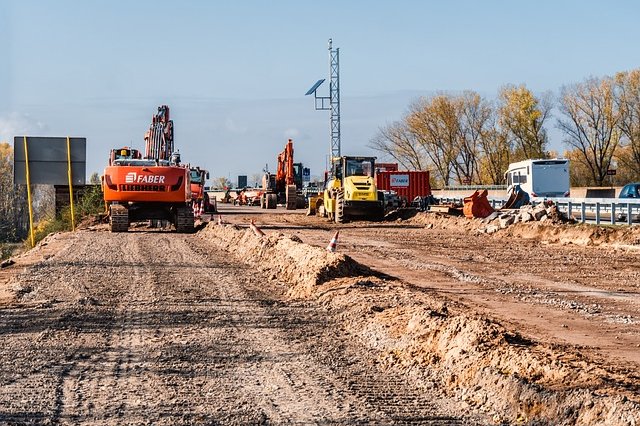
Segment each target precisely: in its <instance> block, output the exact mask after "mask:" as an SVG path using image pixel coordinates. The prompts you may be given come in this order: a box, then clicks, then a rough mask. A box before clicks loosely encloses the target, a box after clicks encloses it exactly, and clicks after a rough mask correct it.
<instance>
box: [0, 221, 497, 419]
mask: <svg viewBox="0 0 640 426" xmlns="http://www.w3.org/2000/svg"><path fill="white" fill-rule="evenodd" d="M97 229H98V230H97V231H91V230H84V231H79V232H76V233H73V234H71V233H68V234H57V235H54V236H52V237H50V238H48V239H47V240H46V241H45V243H43V244H41V245H40V246H39V247H38V248H36V249H34V250H32V251H30V252H28V253H27V254H25V255H23V256H20V257H18V258H16V261H17V263H16V265H13V266H11V267H10V268H6V269H5V270H3V271H4V272H3V275H0V289H1V290H2V293H0V295H2V296H3V297H2V298H0V302H1V303H0V334H1V336H2V343H3V344H2V346H1V347H0V367H1V371H2V373H1V374H0V385H1V386H0V423H5V424H15V423H19V424H21V423H33V424H60V423H61V424H332V423H335V424H345V423H358V424H429V425H449V424H465V425H467V424H486V423H488V422H489V420H488V419H489V417H486V416H483V415H482V414H479V412H478V411H474V410H472V409H471V408H469V407H468V405H467V404H464V403H462V402H460V400H459V399H457V398H452V397H447V396H445V395H444V394H443V393H442V392H440V391H439V390H438V388H437V386H433V384H432V385H431V387H427V388H425V387H424V386H419V385H418V384H417V382H414V381H412V380H410V379H409V377H408V376H407V375H405V374H404V373H402V372H400V371H397V370H394V369H393V368H382V366H381V365H380V364H379V363H378V362H377V361H378V360H377V358H376V355H375V354H373V353H370V351H368V350H367V348H366V346H364V345H362V343H361V342H360V341H359V340H358V339H357V338H355V337H354V336H353V335H351V334H350V331H349V330H348V329H347V328H345V327H344V325H343V324H342V323H341V321H340V317H339V315H337V314H336V313H335V312H333V311H330V310H328V309H327V307H326V306H325V305H323V304H322V303H320V302H319V301H314V300H309V299H308V300H291V299H289V298H287V297H286V291H287V287H288V286H287V285H286V283H283V282H280V281H278V280H277V279H270V278H273V277H270V278H268V277H264V276H263V275H261V273H260V272H259V271H258V270H257V269H255V268H253V267H251V266H249V265H248V264H247V263H245V262H243V261H241V260H238V259H237V258H235V257H232V256H230V255H229V253H228V252H226V251H222V250H220V249H219V248H216V247H215V246H214V245H212V244H209V243H207V241H205V240H203V239H201V238H198V236H197V235H185V234H176V233H169V232H144V231H135V232H129V233H127V234H111V233H109V232H106V231H105V230H104V229H103V228H100V227H97ZM8 270H9V272H7V271H8Z"/></svg>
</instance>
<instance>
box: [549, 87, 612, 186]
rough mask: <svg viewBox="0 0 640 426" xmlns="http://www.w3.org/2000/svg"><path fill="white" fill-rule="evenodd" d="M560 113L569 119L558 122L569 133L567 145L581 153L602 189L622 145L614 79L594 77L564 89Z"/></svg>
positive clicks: (596, 183) (566, 136) (560, 127)
mask: <svg viewBox="0 0 640 426" xmlns="http://www.w3.org/2000/svg"><path fill="white" fill-rule="evenodd" d="M560 111H561V112H562V114H563V115H564V117H565V119H560V120H558V128H559V129H560V130H562V131H563V132H564V134H565V139H564V142H565V144H566V145H567V146H569V147H571V148H572V149H577V150H578V151H579V152H580V153H581V155H582V157H583V159H584V163H585V165H586V166H587V168H588V169H589V171H590V173H591V178H592V179H593V180H592V183H593V184H595V185H598V186H602V185H603V184H604V180H605V178H606V176H607V170H608V169H609V167H610V165H611V160H612V157H613V155H614V153H615V151H616V148H617V147H618V145H619V144H620V130H619V125H620V121H621V112H620V109H619V107H618V105H617V102H616V101H615V92H614V82H613V79H611V78H609V77H605V78H602V79H596V78H590V79H587V80H585V81H584V82H583V83H578V84H574V85H570V86H564V87H563V88H562V91H561V100H560Z"/></svg>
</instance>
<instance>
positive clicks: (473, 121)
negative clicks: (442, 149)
mask: <svg viewBox="0 0 640 426" xmlns="http://www.w3.org/2000/svg"><path fill="white" fill-rule="evenodd" d="M458 105H459V108H460V132H461V141H460V142H461V145H460V153H459V155H458V163H457V164H458V167H457V171H458V172H457V173H458V179H461V180H462V179H464V180H469V181H472V182H475V183H482V178H481V175H480V154H481V152H482V148H483V145H484V139H485V138H486V137H487V136H488V128H487V127H488V125H489V124H490V122H491V118H492V114H493V110H492V108H491V105H489V103H488V102H487V101H486V100H484V99H482V97H481V96H480V95H479V94H478V93H476V92H471V91H468V92H465V93H464V94H463V95H462V97H461V98H460V99H459V102H458Z"/></svg>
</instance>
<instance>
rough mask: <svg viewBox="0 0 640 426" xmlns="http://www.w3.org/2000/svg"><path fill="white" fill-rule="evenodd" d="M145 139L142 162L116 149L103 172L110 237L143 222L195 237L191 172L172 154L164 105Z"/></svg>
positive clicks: (132, 151) (128, 151) (134, 154)
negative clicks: (162, 223)
mask: <svg viewBox="0 0 640 426" xmlns="http://www.w3.org/2000/svg"><path fill="white" fill-rule="evenodd" d="M144 139H145V142H146V147H145V155H144V157H142V156H141V155H140V153H139V152H138V150H135V149H132V148H128V147H127V148H121V149H115V150H112V151H111V155H110V157H109V165H108V166H107V167H106V168H105V170H104V176H103V178H102V189H103V192H104V201H105V204H106V205H107V209H108V214H109V224H110V229H111V232H126V231H127V230H128V229H129V224H130V223H131V222H137V221H145V220H154V221H155V220H166V221H168V222H170V223H172V224H173V225H174V226H175V228H176V230H177V231H178V232H185V233H186V232H193V231H194V227H193V224H194V217H193V210H192V208H191V184H190V173H189V168H188V167H186V166H184V165H181V164H180V154H179V153H178V152H174V146H173V121H172V120H171V119H170V117H169V107H168V106H166V105H162V106H160V107H158V113H157V114H155V115H154V116H153V118H152V122H151V126H150V128H149V130H148V131H147V132H146V134H145V136H144Z"/></svg>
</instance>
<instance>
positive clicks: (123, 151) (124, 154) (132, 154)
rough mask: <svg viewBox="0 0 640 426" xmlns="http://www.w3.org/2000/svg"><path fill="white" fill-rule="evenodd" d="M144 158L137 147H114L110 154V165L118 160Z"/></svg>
mask: <svg viewBox="0 0 640 426" xmlns="http://www.w3.org/2000/svg"><path fill="white" fill-rule="evenodd" d="M141 158H142V154H141V153H140V151H138V150H137V149H133V148H129V147H128V146H126V147H124V148H117V149H112V150H111V154H110V155H109V165H110V166H112V165H113V164H114V163H115V162H116V161H122V160H139V159H141Z"/></svg>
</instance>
